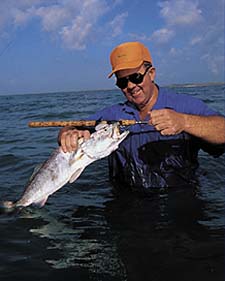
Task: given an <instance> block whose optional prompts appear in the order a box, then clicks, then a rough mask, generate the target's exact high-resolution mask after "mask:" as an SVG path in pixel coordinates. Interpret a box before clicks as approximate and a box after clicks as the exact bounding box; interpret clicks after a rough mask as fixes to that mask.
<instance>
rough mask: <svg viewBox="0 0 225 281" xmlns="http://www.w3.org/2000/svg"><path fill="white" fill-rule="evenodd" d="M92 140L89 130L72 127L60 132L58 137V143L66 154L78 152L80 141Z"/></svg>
mask: <svg viewBox="0 0 225 281" xmlns="http://www.w3.org/2000/svg"><path fill="white" fill-rule="evenodd" d="M79 138H84V139H85V140H87V139H89V138H90V132H89V131H87V130H77V129H72V128H70V127H65V128H63V129H61V130H60V132H59V135H58V143H59V145H60V146H61V147H62V150H63V151H64V152H72V151H76V150H77V148H78V139H79Z"/></svg>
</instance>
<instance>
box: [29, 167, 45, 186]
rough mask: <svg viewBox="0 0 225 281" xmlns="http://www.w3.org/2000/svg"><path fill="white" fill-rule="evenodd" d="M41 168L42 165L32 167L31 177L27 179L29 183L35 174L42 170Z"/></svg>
mask: <svg viewBox="0 0 225 281" xmlns="http://www.w3.org/2000/svg"><path fill="white" fill-rule="evenodd" d="M42 166H43V163H41V164H38V165H37V166H35V167H34V170H33V173H32V175H31V176H30V178H29V182H31V181H32V180H33V179H34V177H35V176H36V174H37V173H38V172H39V171H40V169H41V168H42Z"/></svg>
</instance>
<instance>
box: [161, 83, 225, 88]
mask: <svg viewBox="0 0 225 281" xmlns="http://www.w3.org/2000/svg"><path fill="white" fill-rule="evenodd" d="M221 85H225V82H208V83H184V84H170V85H165V86H164V87H169V88H178V87H182V88H192V87H208V86H221Z"/></svg>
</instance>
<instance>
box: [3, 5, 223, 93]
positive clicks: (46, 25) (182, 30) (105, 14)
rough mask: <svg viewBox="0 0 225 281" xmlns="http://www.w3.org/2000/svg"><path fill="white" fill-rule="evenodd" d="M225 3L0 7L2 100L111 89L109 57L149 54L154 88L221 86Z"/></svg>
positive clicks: (112, 79) (112, 83) (112, 81)
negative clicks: (126, 49)
mask: <svg viewBox="0 0 225 281" xmlns="http://www.w3.org/2000/svg"><path fill="white" fill-rule="evenodd" d="M224 1H225V0H213V1H208V0H168V1H163V0H158V1H157V0H154V1H153V0H0V95H5V94H7V95H8V94H24V93H46V92H65V91H81V90H98V89H113V88H114V87H115V79H114V78H111V79H108V78H107V75H108V73H110V71H111V66H110V61H109V55H110V52H111V51H112V49H113V48H114V47H115V46H117V45H118V44H121V43H123V42H126V41H140V42H142V43H144V44H145V45H146V46H147V47H148V48H149V50H150V52H151V55H152V57H153V64H154V66H155V68H156V79H155V80H156V82H157V83H158V84H159V85H169V84H174V83H176V84H180V83H205V82H224V34H225V33H224Z"/></svg>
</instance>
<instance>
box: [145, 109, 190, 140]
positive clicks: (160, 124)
mask: <svg viewBox="0 0 225 281" xmlns="http://www.w3.org/2000/svg"><path fill="white" fill-rule="evenodd" d="M149 115H150V121H149V122H150V123H149V124H150V125H152V126H154V127H155V129H156V130H157V131H160V133H161V134H162V135H176V134H179V133H181V132H182V131H183V130H184V127H185V118H184V116H183V114H182V113H178V112H176V111H174V110H172V109H157V110H152V111H150V112H149Z"/></svg>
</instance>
